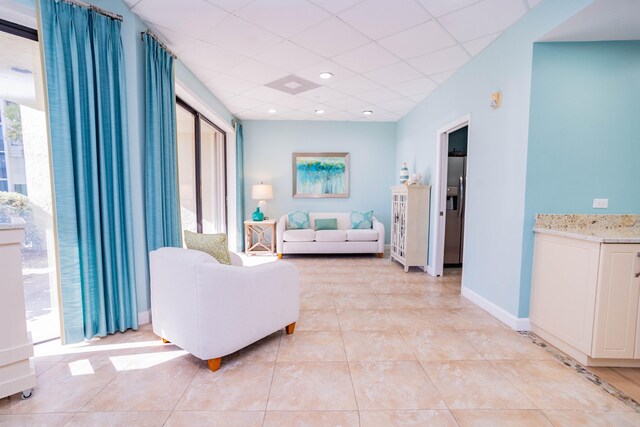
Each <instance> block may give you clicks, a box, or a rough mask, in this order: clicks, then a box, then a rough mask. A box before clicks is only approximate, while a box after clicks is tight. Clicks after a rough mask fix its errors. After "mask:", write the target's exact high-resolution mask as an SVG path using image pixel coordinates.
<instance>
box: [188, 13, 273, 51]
mask: <svg viewBox="0 0 640 427" xmlns="http://www.w3.org/2000/svg"><path fill="white" fill-rule="evenodd" d="M201 39H202V40H204V41H206V42H209V43H211V44H214V45H217V46H220V47H223V48H225V49H228V50H232V51H234V52H238V53H241V54H243V55H247V56H254V55H257V54H258V53H260V52H262V51H264V50H265V49H267V48H269V47H271V46H274V45H276V44H278V43H280V42H281V41H282V37H278V36H276V35H274V34H271V33H270V32H268V31H265V30H263V29H262V28H259V27H257V26H255V25H253V24H250V23H249V22H246V21H243V20H242V19H238V18H236V17H235V16H229V17H228V18H225V19H224V20H223V21H222V22H220V23H218V24H216V25H215V26H214V27H213V28H212V29H211V30H210V31H208V32H207V33H205V34H203V35H202V37H201Z"/></svg>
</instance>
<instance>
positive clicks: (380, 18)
mask: <svg viewBox="0 0 640 427" xmlns="http://www.w3.org/2000/svg"><path fill="white" fill-rule="evenodd" d="M339 16H340V18H341V19H342V20H343V21H345V22H346V23H348V24H349V25H351V26H353V27H354V28H355V29H357V30H358V31H361V32H362V33H364V34H366V35H367V36H369V37H371V38H372V39H374V40H377V39H380V38H382V37H386V36H390V35H391V34H394V33H397V32H398V31H402V30H405V29H407V28H410V27H413V26H414V25H417V24H419V23H421V22H424V21H427V20H428V19H429V18H431V15H429V13H428V12H427V11H426V10H425V9H424V8H423V7H422V6H420V4H419V3H418V2H416V1H414V0H403V1H389V0H365V1H363V2H362V3H359V4H358V5H356V6H354V7H352V8H351V9H348V10H346V11H344V12H342V13H340V15H339Z"/></svg>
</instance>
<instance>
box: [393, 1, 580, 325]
mask: <svg viewBox="0 0 640 427" xmlns="http://www.w3.org/2000/svg"><path fill="white" fill-rule="evenodd" d="M589 3H590V0H565V1H561V2H560V1H544V2H542V3H541V4H540V5H538V6H537V7H536V8H534V9H533V10H532V11H531V12H529V13H527V14H526V15H525V16H524V17H523V18H522V19H521V20H520V21H518V22H517V23H516V24H515V25H514V26H512V27H511V28H509V30H507V31H506V32H505V33H504V34H503V35H502V36H501V37H499V38H498V39H497V40H496V41H495V42H494V43H493V44H492V45H491V46H489V47H488V48H487V49H486V50H485V51H483V52H482V53H481V54H479V55H478V56H476V57H475V58H473V59H472V60H471V61H470V62H469V63H468V64H466V65H465V66H464V67H462V68H461V69H460V70H459V71H458V72H457V73H456V74H454V75H453V76H452V77H451V78H450V79H449V80H448V81H446V82H445V83H444V84H443V85H442V86H440V87H439V88H438V89H436V90H435V91H434V92H433V93H432V94H431V95H430V96H429V97H428V98H427V99H426V100H424V101H423V102H422V103H420V104H418V106H417V107H416V108H414V109H413V110H412V111H411V112H410V113H409V114H408V115H407V116H405V117H404V118H403V119H402V120H401V121H400V122H399V124H398V137H397V140H398V149H397V155H396V164H398V163H399V162H402V161H406V162H408V164H409V167H410V169H413V170H415V171H416V172H419V173H421V174H422V175H423V176H424V177H426V180H427V182H429V183H432V184H433V180H434V176H435V169H436V133H437V130H438V129H440V128H442V127H443V126H446V125H448V124H449V123H451V122H453V121H454V120H457V119H458V118H460V117H462V116H464V115H466V114H470V115H471V124H470V126H469V149H468V171H467V173H468V175H467V180H468V185H467V187H468V199H467V217H466V229H465V261H464V270H463V276H462V284H463V286H464V287H465V288H466V289H468V290H470V291H472V292H475V293H476V294H478V295H479V296H481V297H483V298H485V299H486V300H488V301H490V302H492V303H493V304H495V305H497V306H499V307H500V308H502V309H503V310H505V311H507V312H508V313H510V314H511V315H513V316H518V309H519V301H520V295H519V294H520V268H521V261H522V259H521V253H522V238H523V236H522V224H523V218H524V191H525V170H526V166H527V136H528V127H529V126H528V124H529V94H530V92H529V91H530V85H531V61H532V50H533V42H534V41H535V40H537V39H538V38H539V37H541V36H542V35H543V34H545V33H547V32H548V31H549V30H551V29H553V28H554V27H556V26H557V25H558V24H560V23H561V22H563V21H565V20H566V19H567V18H569V17H570V16H572V15H574V14H575V13H576V12H578V11H579V10H581V9H582V8H583V7H584V6H586V5H588V4H589ZM497 90H500V91H502V96H503V106H502V108H500V109H497V110H493V109H492V108H491V107H490V106H489V103H490V95H491V93H492V92H495V91H497ZM433 194H435V192H432V195H433ZM431 206H432V209H431V230H433V224H434V221H435V219H436V208H437V206H436V205H435V203H434V199H433V197H432V204H431ZM430 236H431V237H430V239H431V240H430V243H429V247H430V248H432V247H433V233H430ZM433 257H434V251H433V250H430V251H429V264H431V265H433Z"/></svg>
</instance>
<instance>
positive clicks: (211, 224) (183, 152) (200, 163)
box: [176, 99, 227, 234]
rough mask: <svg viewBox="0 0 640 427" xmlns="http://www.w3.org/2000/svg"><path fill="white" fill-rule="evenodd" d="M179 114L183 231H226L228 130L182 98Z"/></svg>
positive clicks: (179, 169)
mask: <svg viewBox="0 0 640 427" xmlns="http://www.w3.org/2000/svg"><path fill="white" fill-rule="evenodd" d="M176 117H177V131H178V179H179V188H180V215H181V221H182V231H184V230H189V231H193V232H198V233H207V234H213V233H226V232H227V191H226V188H227V174H226V133H225V132H224V131H223V130H222V129H220V128H219V127H217V126H216V125H215V124H214V123H213V122H211V121H210V120H208V119H207V118H206V117H204V116H203V115H202V114H200V113H199V112H198V111H197V110H195V109H194V108H192V107H191V106H189V105H188V104H186V103H185V102H184V101H182V100H181V99H178V100H177V106H176Z"/></svg>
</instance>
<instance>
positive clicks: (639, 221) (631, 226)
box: [533, 214, 640, 243]
mask: <svg viewBox="0 0 640 427" xmlns="http://www.w3.org/2000/svg"><path fill="white" fill-rule="evenodd" d="M533 231H534V232H536V233H543V234H552V235H555V236H563V237H571V238H574V239H581V240H589V241H592V242H599V243H640V215H554V214H539V215H536V222H535V225H534V227H533Z"/></svg>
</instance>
